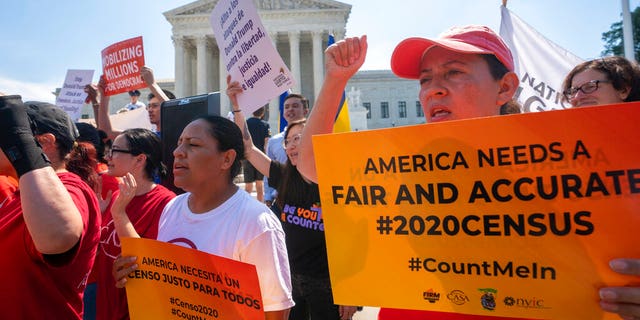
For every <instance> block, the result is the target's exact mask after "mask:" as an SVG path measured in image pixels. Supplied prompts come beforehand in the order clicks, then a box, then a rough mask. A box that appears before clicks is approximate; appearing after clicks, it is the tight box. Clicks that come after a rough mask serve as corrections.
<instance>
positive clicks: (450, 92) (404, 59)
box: [298, 26, 640, 320]
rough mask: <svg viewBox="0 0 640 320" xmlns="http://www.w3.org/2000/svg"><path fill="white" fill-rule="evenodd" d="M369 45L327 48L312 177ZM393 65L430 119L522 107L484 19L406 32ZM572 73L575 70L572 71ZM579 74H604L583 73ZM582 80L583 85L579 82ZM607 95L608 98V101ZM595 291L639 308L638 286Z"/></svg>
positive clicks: (608, 303)
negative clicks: (430, 32) (431, 32)
mask: <svg viewBox="0 0 640 320" xmlns="http://www.w3.org/2000/svg"><path fill="white" fill-rule="evenodd" d="M366 50H367V43H366V36H363V37H360V38H357V37H356V38H348V39H345V40H343V41H340V42H338V43H337V44H336V45H334V46H332V47H330V48H328V49H327V51H326V53H325V70H326V76H325V81H324V83H323V85H322V88H321V90H320V94H319V95H318V99H317V101H316V105H315V108H314V109H313V111H312V113H311V115H310V117H309V120H308V123H307V125H306V126H305V129H304V130H303V134H302V142H301V146H300V156H299V157H300V159H299V164H298V167H299V170H300V172H301V173H302V174H303V175H304V176H306V177H308V178H309V179H311V180H313V181H316V179H317V172H316V168H315V162H314V153H313V147H312V144H311V137H312V136H313V135H315V134H323V133H330V132H331V130H332V127H333V121H334V118H333V117H334V115H335V114H336V111H337V108H338V105H339V101H340V98H341V94H342V92H343V91H344V89H345V87H346V84H347V81H348V80H349V78H350V77H351V76H353V74H355V72H356V71H357V70H358V69H359V68H360V66H361V65H362V64H363V62H364V59H365V56H366ZM391 68H392V71H393V72H394V73H395V74H396V75H397V76H399V77H402V78H408V79H415V80H418V81H419V82H420V91H419V99H420V102H421V104H422V107H423V109H424V113H425V116H426V118H427V122H439V121H450V120H457V119H467V118H477V117H485V116H492V115H498V114H508V113H517V112H519V109H518V106H517V104H515V103H514V102H513V99H512V97H513V94H514V93H515V91H516V89H517V87H518V83H519V81H518V77H517V76H516V75H515V73H514V72H513V70H514V67H513V57H512V55H511V52H510V50H509V48H508V47H507V46H506V45H505V44H504V42H503V41H502V39H501V38H500V37H499V36H498V35H496V34H495V33H494V32H493V31H491V30H490V29H489V28H487V27H483V26H466V27H459V28H452V29H450V30H449V31H447V32H445V33H444V34H443V35H441V36H440V37H439V38H437V39H424V38H409V39H405V40H404V41H402V42H401V43H400V44H398V46H397V47H396V48H395V50H394V53H393V56H392V58H391ZM577 73H580V71H577V72H575V73H574V74H577ZM591 76H593V75H591ZM609 76H610V77H612V78H616V77H617V76H613V75H609ZM568 79H569V80H568V83H570V84H571V88H572V90H573V91H569V92H570V93H571V92H573V94H572V97H573V98H575V92H576V91H578V90H577V89H576V87H575V84H576V83H579V82H577V81H575V79H576V78H575V77H571V76H570V77H568ZM572 79H573V81H575V82H572ZM584 80H587V81H590V80H605V79H601V78H597V79H590V78H589V77H587V78H586V79H584ZM634 81H635V80H634ZM630 83H633V82H630ZM579 84H580V86H582V85H583V84H584V82H582V83H579ZM596 84H597V83H596ZM631 87H633V86H631ZM567 88H568V87H565V92H567V91H568V90H567ZM583 88H584V87H583ZM616 88H621V87H616ZM596 89H597V88H595V89H593V90H592V91H596ZM587 91H589V90H587ZM631 91H632V90H630V89H629V90H626V91H625V90H624V89H622V90H620V89H618V93H619V94H620V96H619V98H624V97H623V96H624V95H623V94H622V93H625V95H626V93H627V92H631ZM583 93H585V92H583ZM585 94H586V93H585ZM611 102H613V101H611V100H609V101H607V103H611ZM577 105H579V104H577ZM610 265H611V266H612V269H613V270H614V271H616V272H620V273H624V274H633V275H640V260H638V259H616V260H613V261H611V262H610ZM599 292H600V296H601V299H602V300H601V306H602V308H603V309H604V310H605V311H609V312H614V313H619V314H620V315H621V316H623V318H624V317H626V318H628V317H629V316H637V315H639V314H640V306H638V305H639V304H640V298H638V297H640V294H638V292H640V289H639V288H635V287H625V288H601V289H600V291H599ZM485 318H487V317H486V316H474V315H462V314H455V313H444V312H432V311H412V310H399V309H387V308H382V309H381V310H380V313H379V315H378V319H380V320H384V319H406V320H410V319H485Z"/></svg>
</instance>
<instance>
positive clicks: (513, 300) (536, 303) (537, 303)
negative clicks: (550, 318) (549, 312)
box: [503, 296, 549, 309]
mask: <svg viewBox="0 0 640 320" xmlns="http://www.w3.org/2000/svg"><path fill="white" fill-rule="evenodd" d="M503 302H504V305H505V306H508V307H517V308H527V309H549V307H547V306H545V304H544V299H538V298H536V297H533V298H520V297H512V296H507V297H506V298H504V300H503Z"/></svg>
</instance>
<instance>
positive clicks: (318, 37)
mask: <svg viewBox="0 0 640 320" xmlns="http://www.w3.org/2000/svg"><path fill="white" fill-rule="evenodd" d="M323 34H324V32H323V31H312V32H311V37H312V50H313V100H315V99H316V98H317V97H318V93H320V87H321V86H322V80H323V79H324V70H323V59H322V58H323V48H322V36H323ZM310 98H311V97H310Z"/></svg>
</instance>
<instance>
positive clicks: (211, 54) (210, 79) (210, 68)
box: [206, 41, 218, 92]
mask: <svg viewBox="0 0 640 320" xmlns="http://www.w3.org/2000/svg"><path fill="white" fill-rule="evenodd" d="M216 50H217V48H216V46H215V44H213V43H212V42H211V41H208V42H207V61H208V62H209V63H208V64H207V72H206V74H207V92H214V91H218V86H217V85H216V78H215V76H216V75H217V70H218V59H217V57H218V55H217V54H216V52H215V51H216Z"/></svg>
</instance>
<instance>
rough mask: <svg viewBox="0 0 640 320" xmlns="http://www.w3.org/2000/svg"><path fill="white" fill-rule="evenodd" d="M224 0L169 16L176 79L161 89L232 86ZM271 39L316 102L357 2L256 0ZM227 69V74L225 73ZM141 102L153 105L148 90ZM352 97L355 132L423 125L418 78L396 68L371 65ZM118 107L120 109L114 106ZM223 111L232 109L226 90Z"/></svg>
mask: <svg viewBox="0 0 640 320" xmlns="http://www.w3.org/2000/svg"><path fill="white" fill-rule="evenodd" d="M216 3H217V0H198V1H195V2H192V3H189V4H186V5H184V6H181V7H178V8H176V9H173V10H170V11H167V12H165V13H164V16H165V18H166V19H167V21H168V22H169V23H170V24H171V25H172V35H171V39H172V40H173V44H174V48H175V81H171V80H166V81H161V82H160V85H161V87H163V88H165V89H168V90H170V91H172V92H174V93H175V94H176V97H187V96H193V95H198V94H204V93H207V92H214V91H220V92H224V91H225V90H226V72H225V71H224V70H225V66H224V62H222V61H221V59H220V55H219V51H218V47H217V44H216V41H215V37H214V36H213V30H212V29H211V25H210V23H209V16H210V14H211V11H212V10H213V8H214V7H215V5H216ZM254 3H255V5H256V8H257V9H258V14H259V15H260V17H261V19H262V23H263V24H264V26H265V28H266V29H267V32H268V33H269V36H270V37H271V39H272V41H273V43H274V45H275V47H276V48H277V50H278V52H279V53H280V55H281V57H282V59H283V60H284V62H285V63H286V64H287V65H288V66H289V69H290V70H291V73H292V75H293V77H294V78H295V79H296V87H295V88H293V89H292V90H293V91H294V92H300V93H302V94H303V95H304V96H306V97H308V98H309V101H310V103H311V107H313V102H314V101H315V99H316V96H317V93H318V92H319V90H320V86H321V84H322V81H323V79H324V50H325V48H326V47H327V40H328V36H329V34H333V35H334V36H335V38H336V41H338V40H340V39H342V38H344V35H345V33H346V25H347V21H348V18H349V14H350V12H351V5H350V4H347V3H342V2H338V1H333V0H254ZM221 71H222V72H221ZM141 91H142V92H143V95H142V98H143V99H142V100H143V101H144V102H145V103H146V99H144V98H145V97H146V94H147V92H148V91H147V90H141ZM346 91H347V92H346V96H347V99H348V104H349V114H350V118H351V127H352V130H354V131H355V130H366V129H376V128H387V127H393V126H402V125H412V124H419V123H424V121H425V118H424V115H423V114H422V108H421V107H420V106H419V103H418V98H417V95H418V82H417V81H415V80H406V79H400V78H398V77H396V76H395V75H394V74H393V73H392V72H391V71H390V70H364V71H360V72H358V73H357V74H356V75H355V76H354V77H353V78H352V79H351V80H350V81H349V83H348V85H347V89H346ZM127 101H128V96H127V95H126V94H124V95H118V96H114V97H113V98H112V105H111V108H112V112H113V111H115V110H117V109H118V108H120V106H121V105H124V104H126V102H127ZM114 109H115V110H114ZM221 110H222V113H223V115H225V114H226V112H227V111H228V110H230V107H229V102H228V99H227V97H226V95H224V94H223V95H221ZM267 119H268V121H269V123H270V125H271V127H272V128H277V127H278V119H279V114H278V101H277V99H274V100H273V101H271V103H270V104H269V111H268V113H267Z"/></svg>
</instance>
